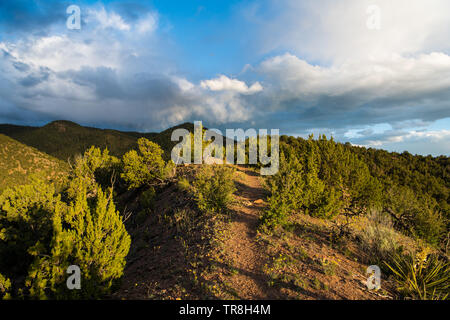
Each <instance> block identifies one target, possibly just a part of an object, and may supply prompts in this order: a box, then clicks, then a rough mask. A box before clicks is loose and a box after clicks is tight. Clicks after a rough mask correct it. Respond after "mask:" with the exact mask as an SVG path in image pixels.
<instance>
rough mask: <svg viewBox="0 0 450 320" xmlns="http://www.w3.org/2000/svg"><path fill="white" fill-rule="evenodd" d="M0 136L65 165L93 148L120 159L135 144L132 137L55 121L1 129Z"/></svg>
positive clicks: (1, 127)
mask: <svg viewBox="0 0 450 320" xmlns="http://www.w3.org/2000/svg"><path fill="white" fill-rule="evenodd" d="M0 133H3V134H5V135H8V136H10V137H11V138H13V139H16V140H17V141H20V142H22V143H24V144H26V145H29V146H32V147H34V148H36V149H38V150H40V151H42V152H45V153H47V154H49V155H52V156H54V157H56V158H58V159H61V160H64V161H67V159H68V158H70V157H72V156H74V155H76V154H82V153H84V151H85V150H86V149H88V148H89V147H90V146H92V145H94V146H97V147H100V148H102V149H103V148H106V147H107V148H108V149H109V150H110V152H111V154H113V155H117V156H121V155H123V154H124V153H125V152H126V151H128V150H129V149H131V148H134V147H135V146H136V140H137V138H135V137H133V135H132V134H131V135H128V134H125V133H122V132H120V131H116V130H102V129H97V128H89V127H83V126H80V125H78V124H76V123H73V122H70V121H54V122H51V123H49V124H47V125H45V126H43V127H38V128H35V127H24V128H20V127H17V126H14V127H11V126H5V125H2V126H0Z"/></svg>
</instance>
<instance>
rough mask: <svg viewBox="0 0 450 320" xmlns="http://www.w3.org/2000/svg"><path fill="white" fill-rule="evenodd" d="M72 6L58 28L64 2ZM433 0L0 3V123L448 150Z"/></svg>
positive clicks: (448, 31)
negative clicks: (176, 128) (233, 133)
mask: <svg viewBox="0 0 450 320" xmlns="http://www.w3.org/2000/svg"><path fill="white" fill-rule="evenodd" d="M70 5H77V6H79V7H80V10H81V21H82V23H81V29H80V30H69V29H68V28H67V27H66V20H67V18H68V17H69V15H68V14H67V13H66V9H67V7H68V6H70ZM448 12H450V3H449V2H448V1H446V0H430V1H422V0H409V1H406V0H398V1H389V0H370V1H368V0H367V1H366V0H346V1H332V0H317V1H305V0H281V1H275V0H259V1H211V0H210V1H197V0H192V1H169V0H164V1H137V0H134V1H133V0H128V1H55V0H16V1H6V0H0V69H1V74H0V122H3V123H17V124H28V125H37V124H45V123H46V122H48V121H52V120H56V119H67V120H72V121H76V122H78V123H81V124H84V125H93V126H99V127H105V128H106V127H107V128H117V129H123V130H139V131H159V130H161V129H165V128H167V127H169V126H172V125H175V124H178V123H181V122H186V121H194V120H201V121H203V123H204V124H205V125H206V126H208V127H214V128H219V129H225V128H251V127H252V128H257V129H258V128H267V129H271V128H274V129H280V132H281V133H282V134H290V135H296V136H307V135H308V134H309V133H311V132H314V133H325V134H327V135H333V136H334V137H335V139H336V140H338V141H343V142H345V141H350V142H351V143H353V144H357V145H363V146H369V147H376V148H384V149H388V150H392V151H398V152H402V151H404V150H407V151H409V152H411V153H418V154H433V155H440V154H445V155H449V154H450V42H449V41H448V39H449V36H450V19H449V18H448Z"/></svg>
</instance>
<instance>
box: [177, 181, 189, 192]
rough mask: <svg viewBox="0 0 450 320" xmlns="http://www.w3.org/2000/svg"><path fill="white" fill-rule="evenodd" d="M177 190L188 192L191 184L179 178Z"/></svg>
mask: <svg viewBox="0 0 450 320" xmlns="http://www.w3.org/2000/svg"><path fill="white" fill-rule="evenodd" d="M178 189H180V190H181V191H190V190H191V183H190V182H189V180H188V179H186V178H180V179H179V180H178Z"/></svg>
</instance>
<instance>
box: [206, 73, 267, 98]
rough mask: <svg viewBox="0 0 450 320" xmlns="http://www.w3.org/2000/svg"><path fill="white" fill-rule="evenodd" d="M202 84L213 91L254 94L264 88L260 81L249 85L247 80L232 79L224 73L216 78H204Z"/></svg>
mask: <svg viewBox="0 0 450 320" xmlns="http://www.w3.org/2000/svg"><path fill="white" fill-rule="evenodd" d="M200 86H201V87H202V88H204V89H209V90H211V91H234V92H238V93H242V94H253V93H256V92H260V91H262V90H263V87H262V86H261V84H260V83H259V82H255V83H254V84H252V85H251V86H250V87H248V86H247V85H246V84H245V82H243V81H240V80H237V79H230V78H228V77H227V76H224V75H221V76H220V77H218V78H216V79H211V80H203V81H201V82H200Z"/></svg>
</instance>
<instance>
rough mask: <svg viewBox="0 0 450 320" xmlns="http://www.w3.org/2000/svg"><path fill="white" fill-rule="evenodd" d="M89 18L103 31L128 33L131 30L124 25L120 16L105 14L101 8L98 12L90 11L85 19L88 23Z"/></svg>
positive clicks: (128, 26)
mask: <svg viewBox="0 0 450 320" xmlns="http://www.w3.org/2000/svg"><path fill="white" fill-rule="evenodd" d="M91 18H93V19H95V20H97V22H98V23H99V27H100V28H103V29H106V28H112V29H117V30H121V31H124V30H126V31H129V30H130V29H131V26H130V25H129V24H127V23H125V21H124V20H123V19H122V17H121V16H120V15H118V14H117V13H115V12H113V11H111V12H107V11H106V10H105V7H103V6H102V7H101V8H100V9H99V10H93V9H90V10H89V11H88V18H87V20H88V23H89V20H90V19H91Z"/></svg>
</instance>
